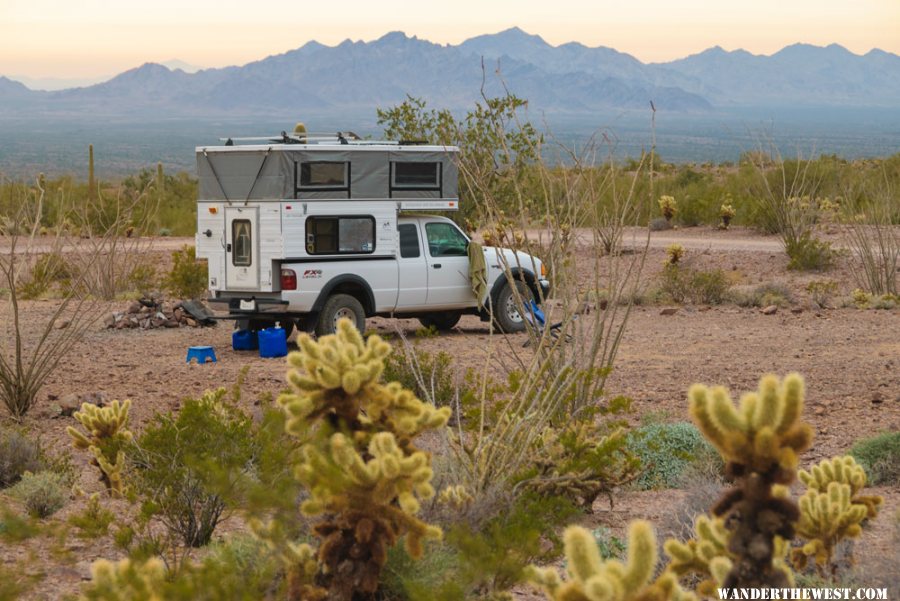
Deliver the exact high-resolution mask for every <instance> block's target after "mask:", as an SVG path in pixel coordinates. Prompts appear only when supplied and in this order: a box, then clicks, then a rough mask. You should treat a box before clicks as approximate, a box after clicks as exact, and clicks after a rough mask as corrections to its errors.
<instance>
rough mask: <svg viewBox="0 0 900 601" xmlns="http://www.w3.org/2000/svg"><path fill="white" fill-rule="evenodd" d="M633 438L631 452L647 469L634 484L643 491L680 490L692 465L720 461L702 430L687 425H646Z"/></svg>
mask: <svg viewBox="0 0 900 601" xmlns="http://www.w3.org/2000/svg"><path fill="white" fill-rule="evenodd" d="M629 438H630V443H629V447H630V449H631V451H632V452H633V453H634V454H635V455H637V456H638V457H639V458H640V459H641V464H642V465H643V467H644V473H643V474H641V475H640V476H639V477H638V478H637V479H636V480H635V481H634V485H635V486H636V487H637V488H638V489H640V490H650V489H654V488H674V487H677V486H678V485H679V484H681V483H682V480H681V478H682V477H683V475H684V472H685V470H687V469H688V468H689V467H690V466H691V465H692V464H696V463H701V462H708V461H715V458H717V457H718V455H717V454H716V452H715V449H713V447H712V445H710V444H709V443H708V442H707V441H706V440H705V439H704V438H703V436H702V435H701V434H700V432H699V430H697V428H695V427H694V426H693V425H691V424H689V423H687V422H678V423H674V424H664V423H650V424H646V425H644V426H641V427H640V428H637V429H635V430H633V431H632V432H631V433H630V434H629ZM719 465H720V466H721V462H719Z"/></svg>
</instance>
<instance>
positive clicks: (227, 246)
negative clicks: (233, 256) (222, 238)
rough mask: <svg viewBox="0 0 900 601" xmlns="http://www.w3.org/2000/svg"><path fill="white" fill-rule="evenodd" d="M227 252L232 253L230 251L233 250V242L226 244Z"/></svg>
mask: <svg viewBox="0 0 900 601" xmlns="http://www.w3.org/2000/svg"><path fill="white" fill-rule="evenodd" d="M225 252H227V253H230V252H231V244H226V245H225Z"/></svg>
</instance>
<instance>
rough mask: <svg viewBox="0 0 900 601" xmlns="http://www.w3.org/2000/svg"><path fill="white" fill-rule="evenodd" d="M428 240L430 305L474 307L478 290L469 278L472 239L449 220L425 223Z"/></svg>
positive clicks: (438, 306)
mask: <svg viewBox="0 0 900 601" xmlns="http://www.w3.org/2000/svg"><path fill="white" fill-rule="evenodd" d="M425 239H426V241H427V243H428V306H429V308H430V307H435V308H440V307H446V308H453V307H460V308H461V307H471V306H473V305H475V303H476V300H475V293H474V292H472V284H471V282H470V281H469V251H468V247H469V241H468V239H467V238H466V237H465V236H464V235H463V233H462V232H461V231H459V229H457V228H456V227H455V226H454V225H452V224H450V223H447V222H446V221H429V222H426V223H425Z"/></svg>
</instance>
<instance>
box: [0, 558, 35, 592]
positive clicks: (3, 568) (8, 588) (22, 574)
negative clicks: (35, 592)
mask: <svg viewBox="0 0 900 601" xmlns="http://www.w3.org/2000/svg"><path fill="white" fill-rule="evenodd" d="M22 568H23V566H19V565H12V566H7V565H6V563H0V599H2V600H3V601H13V600H14V599H21V598H22V596H23V595H24V594H25V593H27V592H28V590H29V589H30V588H31V586H30V585H31V583H30V582H29V578H28V576H27V575H26V573H27V570H25V569H22Z"/></svg>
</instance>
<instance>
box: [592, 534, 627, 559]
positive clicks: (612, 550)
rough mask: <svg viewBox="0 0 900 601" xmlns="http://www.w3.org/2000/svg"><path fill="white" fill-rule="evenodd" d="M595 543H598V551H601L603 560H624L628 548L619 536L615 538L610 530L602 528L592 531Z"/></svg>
mask: <svg viewBox="0 0 900 601" xmlns="http://www.w3.org/2000/svg"><path fill="white" fill-rule="evenodd" d="M591 536H593V537H594V542H596V543H597V550H598V551H600V557H601V558H603V559H622V558H624V557H625V552H626V551H627V550H628V547H627V546H626V545H625V541H623V540H622V539H621V538H619V537H618V536H614V535H613V533H612V532H610V531H609V528H607V527H606V526H600V527H598V528H594V529H593V530H592V531H591Z"/></svg>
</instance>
